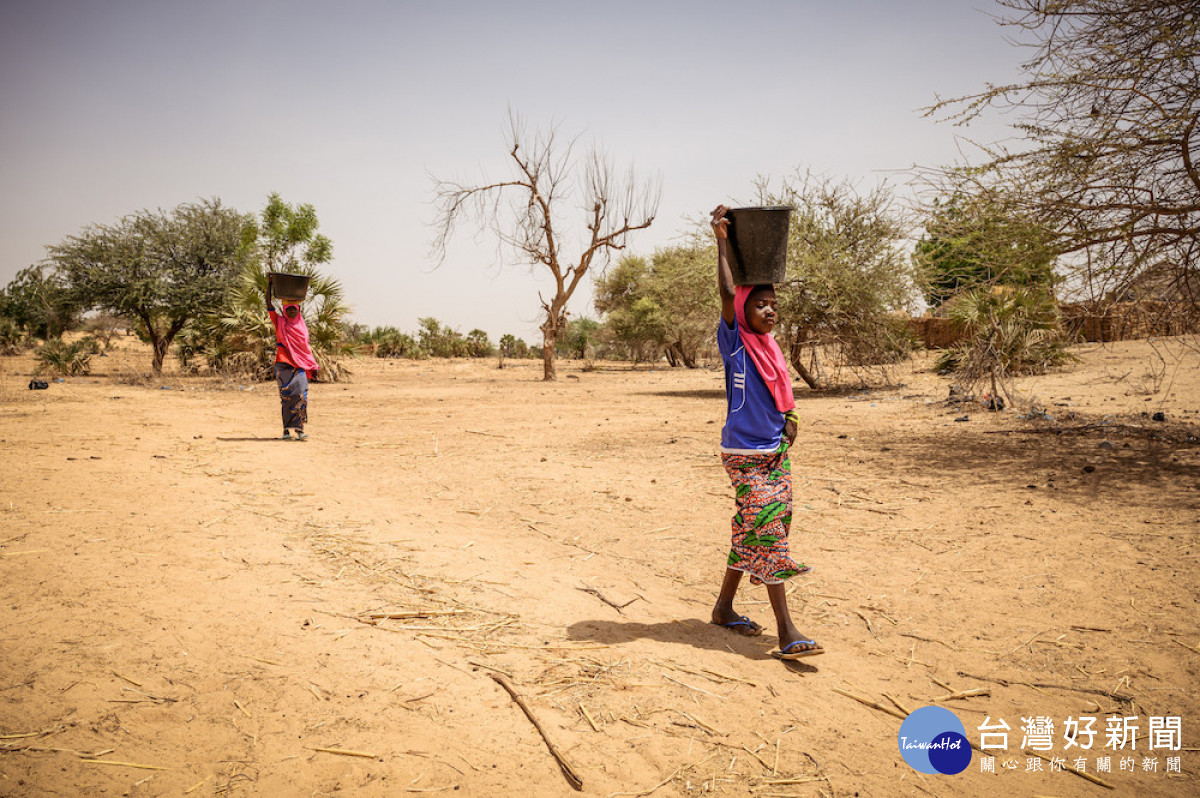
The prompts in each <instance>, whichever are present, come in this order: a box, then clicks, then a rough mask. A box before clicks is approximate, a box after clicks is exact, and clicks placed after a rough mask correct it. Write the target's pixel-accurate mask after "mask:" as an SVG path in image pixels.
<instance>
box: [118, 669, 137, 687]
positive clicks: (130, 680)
mask: <svg viewBox="0 0 1200 798" xmlns="http://www.w3.org/2000/svg"><path fill="white" fill-rule="evenodd" d="M112 675H113V676H116V677H117V678H118V679H124V680H125V681H127V682H129V683H130V684H132V685H133V686H134V687H142V686H143V685H142V683H141V682H135V681H134V680H133V679H130V678H129V677H128V676H125V675H124V674H120V673H117V672H116V671H113V672H112Z"/></svg>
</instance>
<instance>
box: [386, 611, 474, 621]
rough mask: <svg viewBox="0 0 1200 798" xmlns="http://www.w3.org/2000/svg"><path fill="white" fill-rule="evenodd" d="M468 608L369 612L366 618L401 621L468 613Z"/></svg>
mask: <svg viewBox="0 0 1200 798" xmlns="http://www.w3.org/2000/svg"><path fill="white" fill-rule="evenodd" d="M466 614H467V610H411V611H405V612H368V613H365V614H364V615H365V617H366V618H370V619H372V620H390V621H399V620H405V619H408V618H433V617H435V616H441V615H466Z"/></svg>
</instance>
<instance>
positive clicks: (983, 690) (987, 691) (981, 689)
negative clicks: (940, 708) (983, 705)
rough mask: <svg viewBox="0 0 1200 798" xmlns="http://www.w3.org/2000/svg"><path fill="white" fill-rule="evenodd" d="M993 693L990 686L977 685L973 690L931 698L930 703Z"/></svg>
mask: <svg viewBox="0 0 1200 798" xmlns="http://www.w3.org/2000/svg"><path fill="white" fill-rule="evenodd" d="M991 694H992V690H991V688H990V687H976V688H974V689H972V690H958V691H956V692H953V693H948V694H947V695H942V696H938V697H937V698H931V699H930V703H932V704H936V703H938V702H940V701H957V700H959V699H963V698H976V697H978V696H990V695H991Z"/></svg>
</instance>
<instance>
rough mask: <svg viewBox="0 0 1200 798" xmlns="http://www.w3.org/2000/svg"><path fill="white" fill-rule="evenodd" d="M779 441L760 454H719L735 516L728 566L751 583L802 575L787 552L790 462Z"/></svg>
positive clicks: (784, 446) (775, 582)
mask: <svg viewBox="0 0 1200 798" xmlns="http://www.w3.org/2000/svg"><path fill="white" fill-rule="evenodd" d="M787 450H788V445H787V442H786V441H784V443H783V444H781V445H780V447H779V450H778V451H775V452H771V453H765V454H726V453H722V454H721V462H722V463H723V464H724V466H725V471H726V473H728V474H729V479H730V481H731V482H732V483H733V487H734V490H735V491H736V496H737V499H736V501H737V513H736V514H734V516H733V524H732V531H733V543H732V546H731V547H730V550H729V567H730V568H735V569H737V570H739V571H743V572H745V573H747V574H749V575H750V582H751V583H752V584H755V585H758V584H764V583H765V584H768V585H771V584H778V583H780V582H782V581H784V580H785V579H789V578H791V577H793V576H795V575H797V574H801V573H805V572H806V571H808V570H809V568H808V566H806V565H801V564H799V563H797V562H796V561H795V560H793V559H792V558H791V555H790V554H789V553H788V531H789V530H790V529H791V525H792V461H791V459H790V458H789V457H788V453H787Z"/></svg>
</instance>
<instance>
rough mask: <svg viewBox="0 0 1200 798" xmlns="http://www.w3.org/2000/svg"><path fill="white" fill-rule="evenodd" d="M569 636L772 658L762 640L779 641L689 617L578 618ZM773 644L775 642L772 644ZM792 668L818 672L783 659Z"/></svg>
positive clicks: (596, 640) (618, 642)
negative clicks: (652, 642)
mask: <svg viewBox="0 0 1200 798" xmlns="http://www.w3.org/2000/svg"><path fill="white" fill-rule="evenodd" d="M567 636H568V637H569V638H570V639H571V640H580V641H584V640H586V641H591V642H595V643H604V644H605V645H619V644H621V643H629V642H632V641H634V640H642V639H646V640H656V641H658V642H660V643H674V644H678V645H684V646H691V647H693V648H705V649H709V650H710V651H730V650H732V651H733V652H734V653H736V654H740V655H742V656H744V657H745V658H746V659H752V660H768V659H771V656H770V654H769V653H768V652H769V650H770V649H768V648H765V647H764V645H763V643H764V642H766V641H770V642H772V643H778V639H777V638H775V637H774V635H765V634H764V635H760V636H759V637H746V636H744V635H740V634H738V633H737V632H732V631H730V630H728V629H722V628H721V627H719V626H716V625H714V624H711V623H705V622H704V621H701V620H699V619H697V618H686V619H683V620H678V621H662V622H660V623H639V622H638V621H601V620H587V621H579V622H577V623H573V624H571V625H570V626H569V627H567ZM772 648H774V646H772ZM784 664H786V665H788V666H789V670H793V671H795V672H797V673H802V674H803V673H816V672H817V669H816V668H814V667H813V666H811V665H809V664H807V663H805V662H802V661H796V660H793V661H789V662H786V663H784Z"/></svg>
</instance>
